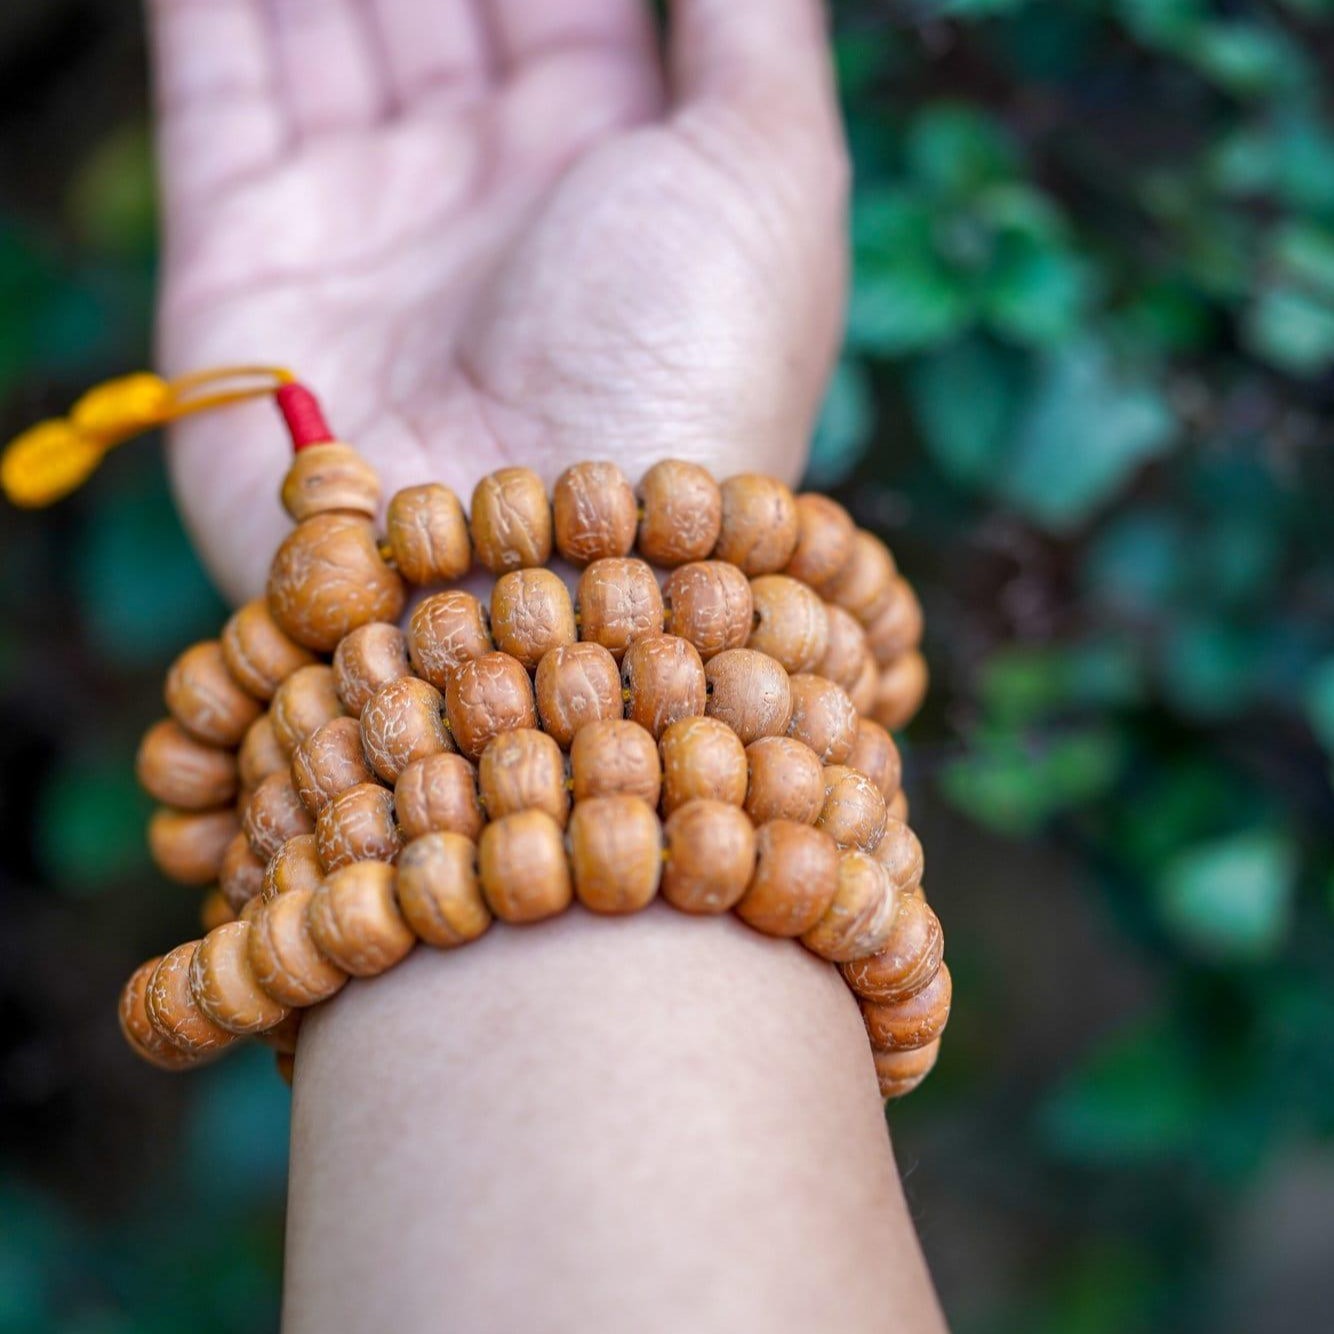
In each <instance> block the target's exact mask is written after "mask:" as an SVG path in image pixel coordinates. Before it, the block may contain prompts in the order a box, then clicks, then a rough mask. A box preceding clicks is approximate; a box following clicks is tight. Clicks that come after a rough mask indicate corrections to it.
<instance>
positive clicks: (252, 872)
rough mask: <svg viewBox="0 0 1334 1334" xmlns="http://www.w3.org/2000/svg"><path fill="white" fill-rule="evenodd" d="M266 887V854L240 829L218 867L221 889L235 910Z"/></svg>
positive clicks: (234, 911) (237, 910)
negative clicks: (259, 854)
mask: <svg viewBox="0 0 1334 1334" xmlns="http://www.w3.org/2000/svg"><path fill="white" fill-rule="evenodd" d="M263 888H264V858H263V857H260V856H258V855H257V854H256V853H255V851H254V850H253V849H252V848H251V846H250V839H249V838H247V837H246V834H245V831H244V830H237V832H236V833H235V834H234V835H233V836H232V839H231V841H230V842H229V843H228V844H227V847H226V850H225V851H224V852H223V854H222V865H221V866H219V867H218V889H219V890H220V891H221V893H222V896H223V898H225V899H226V901H227V905H228V907H230V908H231V910H232V912H233V913H239V912H240V911H241V909H242V908H244V907H245V906H246V904H247V903H249V902H250V900H251V899H253V898H254V897H255V895H256V894H258V893H260V892H261V891H262V890H263Z"/></svg>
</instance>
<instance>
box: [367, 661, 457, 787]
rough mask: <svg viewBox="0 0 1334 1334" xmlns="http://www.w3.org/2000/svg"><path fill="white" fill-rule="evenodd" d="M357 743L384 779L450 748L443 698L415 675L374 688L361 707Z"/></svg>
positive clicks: (431, 686)
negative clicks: (359, 742) (359, 735)
mask: <svg viewBox="0 0 1334 1334" xmlns="http://www.w3.org/2000/svg"><path fill="white" fill-rule="evenodd" d="M361 746H362V749H363V750H364V751H365V752H366V759H367V761H368V762H369V763H370V766H371V768H372V769H374V770H375V772H376V773H377V774H379V776H380V777H381V778H383V779H384V781H385V782H386V783H392V782H394V781H395V780H396V779H397V778H398V776H399V774H401V773H402V772H403V770H404V769H406V768H407V767H408V765H409V764H412V763H413V762H414V761H416V760H421V759H425V758H426V756H428V755H437V754H439V753H440V752H441V751H442V750H453V749H454V743H453V741H451V740H450V736H449V731H448V729H447V728H446V726H445V701H444V698H443V697H442V696H441V694H440V692H439V691H438V690H437V689H436V688H435V687H434V686H433V685H431V684H430V682H428V681H423V680H422V679H421V678H420V677H419V676H400V677H399V678H398V680H397V681H390V683H389V684H388V685H387V686H384V687H383V688H382V689H380V690H377V691H376V692H375V694H373V695H372V696H371V697H370V699H369V700H368V701H367V703H366V707H365V708H364V709H362V711H361Z"/></svg>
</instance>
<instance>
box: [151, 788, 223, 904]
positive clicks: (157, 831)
mask: <svg viewBox="0 0 1334 1334" xmlns="http://www.w3.org/2000/svg"><path fill="white" fill-rule="evenodd" d="M239 828H240V824H239V822H238V820H237V818H236V812H235V811H233V810H231V809H229V808H224V809H223V810H220V811H198V812H196V811H174V810H172V809H170V808H169V807H166V806H163V807H160V808H159V809H158V810H156V811H154V812H153V815H152V818H151V819H150V820H149V821H148V850H149V852H150V853H151V854H152V857H153V862H154V864H155V865H156V866H157V868H158V870H159V871H161V872H162V874H163V875H165V876H166V877H167V879H168V880H175V881H176V882H177V883H178V884H181V885H207V884H208V883H209V882H210V881H212V880H216V879H217V878H218V872H219V870H221V868H222V858H223V854H224V853H225V852H226V851H227V845H228V844H229V843H230V842H231V841H232V839H233V838H235V837H236V833H237V830H238V829H239Z"/></svg>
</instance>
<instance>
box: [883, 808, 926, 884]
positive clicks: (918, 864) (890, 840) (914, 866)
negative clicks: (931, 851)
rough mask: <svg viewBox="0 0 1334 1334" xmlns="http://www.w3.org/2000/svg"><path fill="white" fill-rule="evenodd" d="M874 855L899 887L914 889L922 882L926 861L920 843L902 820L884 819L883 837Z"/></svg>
mask: <svg viewBox="0 0 1334 1334" xmlns="http://www.w3.org/2000/svg"><path fill="white" fill-rule="evenodd" d="M874 856H875V859H876V861H878V862H879V863H880V865H881V866H883V867H884V868H885V870H886V871H887V872H888V873H889V878H890V880H891V881H893V883H894V884H895V885H897V886H898V888H899V889H901V890H904V891H907V890H910V889H916V888H917V886H918V885H920V884H921V883H922V873H923V870H924V868H925V862H926V859H925V855H924V854H923V852H922V845H921V843H920V842H919V841H918V838H917V835H916V834H914V833H913V831H912V830H911V829H909V828H908V826H907V825H906V824H905V823H903V821H901V820H895V819H887V820H886V821H885V833H884V837H883V838H881V840H880V842H879V843H877V844H876V848H875V853H874Z"/></svg>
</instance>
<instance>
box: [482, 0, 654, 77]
mask: <svg viewBox="0 0 1334 1334" xmlns="http://www.w3.org/2000/svg"><path fill="white" fill-rule="evenodd" d="M488 14H489V17H490V22H491V25H492V28H493V30H494V32H495V40H496V48H497V54H498V57H499V60H500V63H501V66H502V69H503V70H504V71H505V72H506V73H513V72H514V71H516V70H518V69H520V68H522V67H523V66H524V65H525V64H528V63H530V62H532V61H535V60H540V59H543V58H546V57H549V56H556V55H560V54H563V53H566V52H576V53H587V52H595V53H600V54H604V55H606V56H608V57H610V58H612V59H616V60H625V59H629V60H634V61H641V62H643V64H644V66H645V68H646V69H647V68H653V69H656V67H657V63H658V61H657V49H658V39H657V34H656V32H655V31H654V27H653V16H652V13H651V7H650V6H649V4H648V3H647V0H544V3H542V4H534V3H533V0H493V3H492V4H491V6H490V8H489V10H488Z"/></svg>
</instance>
